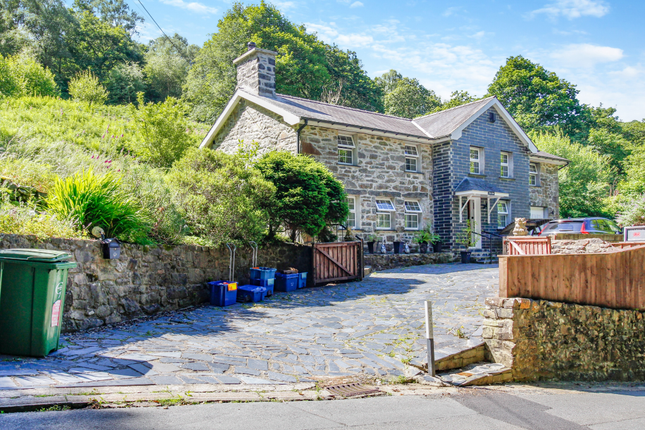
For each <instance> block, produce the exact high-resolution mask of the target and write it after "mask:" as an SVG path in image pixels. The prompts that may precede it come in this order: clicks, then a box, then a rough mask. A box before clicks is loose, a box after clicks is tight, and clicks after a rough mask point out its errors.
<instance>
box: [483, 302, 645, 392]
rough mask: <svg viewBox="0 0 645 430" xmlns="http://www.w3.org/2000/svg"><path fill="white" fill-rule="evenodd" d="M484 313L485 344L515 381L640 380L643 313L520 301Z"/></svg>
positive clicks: (644, 367) (644, 363)
mask: <svg viewBox="0 0 645 430" xmlns="http://www.w3.org/2000/svg"><path fill="white" fill-rule="evenodd" d="M486 307H487V309H486V310H485V311H484V318H485V319H484V330H483V337H484V340H485V342H486V344H487V346H488V348H489V350H490V353H491V355H492V357H493V359H494V360H495V362H498V363H502V364H504V365H505V366H507V367H512V371H513V379H514V380H516V381H532V380H589V381H602V380H623V381H632V380H644V379H645V355H644V351H645V318H643V312H640V311H635V310H617V309H607V308H601V307H598V306H583V305H576V304H567V303H560V302H549V301H544V300H530V299H523V298H512V299H501V298H491V299H487V300H486Z"/></svg>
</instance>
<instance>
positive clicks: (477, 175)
mask: <svg viewBox="0 0 645 430" xmlns="http://www.w3.org/2000/svg"><path fill="white" fill-rule="evenodd" d="M468 176H472V177H473V178H485V177H486V175H482V174H481V173H469V174H468Z"/></svg>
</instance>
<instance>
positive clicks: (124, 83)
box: [106, 63, 146, 104]
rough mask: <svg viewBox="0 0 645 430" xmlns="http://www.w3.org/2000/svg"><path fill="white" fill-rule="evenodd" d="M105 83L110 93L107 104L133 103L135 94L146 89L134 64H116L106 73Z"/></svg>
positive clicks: (142, 78) (139, 71)
mask: <svg viewBox="0 0 645 430" xmlns="http://www.w3.org/2000/svg"><path fill="white" fill-rule="evenodd" d="M106 81H107V82H106V86H107V90H108V92H109V93H110V95H109V97H108V102H110V103H111V104H127V103H133V102H134V101H135V100H136V99H137V93H139V92H143V91H145V89H146V84H145V82H144V77H143V72H142V71H141V68H140V67H139V65H138V64H136V63H120V64H117V65H116V66H115V67H114V68H113V69H112V70H110V73H108V76H107V79H106Z"/></svg>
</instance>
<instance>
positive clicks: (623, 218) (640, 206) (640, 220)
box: [616, 195, 645, 227]
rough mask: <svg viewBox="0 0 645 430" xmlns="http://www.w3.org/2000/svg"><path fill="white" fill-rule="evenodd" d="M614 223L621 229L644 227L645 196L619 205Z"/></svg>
mask: <svg viewBox="0 0 645 430" xmlns="http://www.w3.org/2000/svg"><path fill="white" fill-rule="evenodd" d="M616 221H618V224H620V225H621V226H623V227H626V226H630V225H645V195H642V196H638V197H634V198H632V199H628V200H627V201H625V202H624V203H623V204H622V205H621V212H620V215H618V217H617V219H616Z"/></svg>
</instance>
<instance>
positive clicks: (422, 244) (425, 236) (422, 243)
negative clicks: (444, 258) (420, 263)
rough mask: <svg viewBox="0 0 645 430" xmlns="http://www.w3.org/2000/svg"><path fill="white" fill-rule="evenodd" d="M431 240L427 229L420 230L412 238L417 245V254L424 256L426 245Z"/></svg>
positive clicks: (426, 250)
mask: <svg viewBox="0 0 645 430" xmlns="http://www.w3.org/2000/svg"><path fill="white" fill-rule="evenodd" d="M431 240H432V233H431V232H430V231H429V230H428V229H427V228H425V229H423V230H421V231H420V232H419V233H417V235H416V236H415V237H414V241H415V242H416V243H418V244H419V252H420V253H421V254H425V253H427V252H428V244H429V243H430V242H431Z"/></svg>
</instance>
